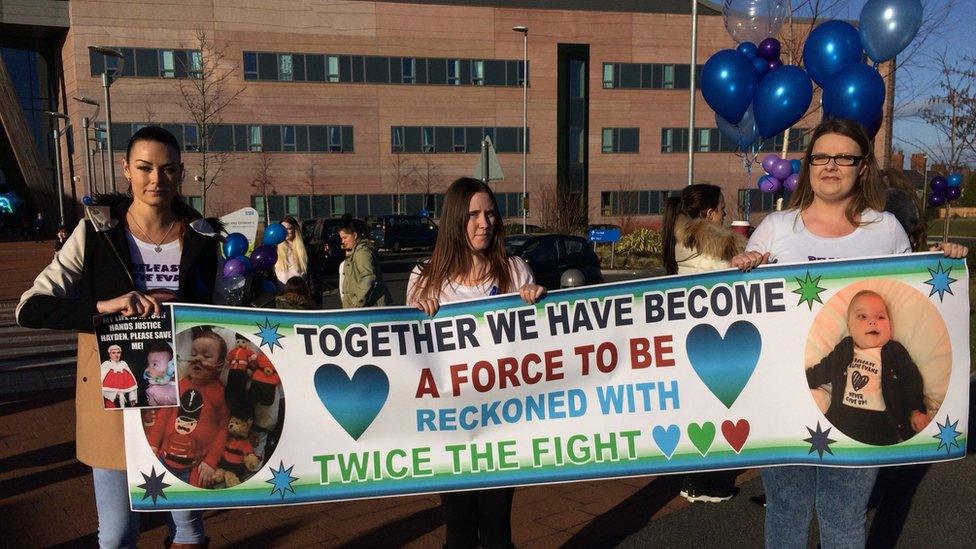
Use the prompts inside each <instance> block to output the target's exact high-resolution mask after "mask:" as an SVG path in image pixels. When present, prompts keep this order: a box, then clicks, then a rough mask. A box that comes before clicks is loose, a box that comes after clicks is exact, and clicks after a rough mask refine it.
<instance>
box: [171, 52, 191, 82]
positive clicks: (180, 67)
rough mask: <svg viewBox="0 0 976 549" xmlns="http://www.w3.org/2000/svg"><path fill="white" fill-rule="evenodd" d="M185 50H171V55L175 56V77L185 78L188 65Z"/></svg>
mask: <svg viewBox="0 0 976 549" xmlns="http://www.w3.org/2000/svg"><path fill="white" fill-rule="evenodd" d="M186 53H187V52H186V50H173V57H175V58H176V77H177V78H186V75H187V67H188V66H189V64H188V61H187V56H186Z"/></svg>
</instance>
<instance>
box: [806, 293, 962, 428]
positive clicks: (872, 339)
mask: <svg viewBox="0 0 976 549" xmlns="http://www.w3.org/2000/svg"><path fill="white" fill-rule="evenodd" d="M805 355H806V360H805V364H806V368H807V370H806V375H807V382H808V383H809V386H810V393H811V395H812V396H813V399H814V401H815V402H816V403H817V406H818V407H819V408H820V411H821V412H822V413H824V415H825V417H826V419H827V420H828V421H829V422H830V424H831V425H833V426H834V427H835V428H836V429H837V431H839V432H840V433H843V434H844V435H846V436H848V437H850V438H851V439H853V440H856V441H858V442H863V443H865V444H871V445H876V446H889V445H893V444H898V443H899V442H902V441H905V440H908V439H910V438H912V437H913V436H915V434H916V433H918V432H920V431H922V430H923V429H925V427H926V426H928V424H929V423H930V422H931V420H932V418H934V417H935V416H936V415H937V413H938V411H939V408H940V407H941V406H942V402H943V400H944V399H945V395H946V391H947V389H948V386H949V374H950V370H951V366H952V350H951V349H950V346H949V333H948V330H947V329H946V325H945V321H943V319H942V316H941V315H940V314H939V312H938V310H937V309H936V308H935V306H934V305H933V304H932V303H931V302H930V301H929V300H928V299H927V297H926V296H925V295H924V294H922V293H921V292H919V291H918V290H915V289H914V288H912V287H910V286H908V285H907V284H903V283H901V282H897V281H893V280H866V281H862V282H858V283H855V284H851V285H850V286H848V287H846V288H844V289H843V290H841V291H839V292H838V293H837V294H836V295H835V296H834V297H832V298H831V299H830V300H828V301H827V302H826V303H825V304H824V308H823V309H822V310H821V311H820V313H819V314H818V315H817V317H816V318H815V319H814V321H813V325H812V328H811V330H810V336H809V338H808V340H807V345H806V353H805Z"/></svg>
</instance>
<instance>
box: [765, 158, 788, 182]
mask: <svg viewBox="0 0 976 549" xmlns="http://www.w3.org/2000/svg"><path fill="white" fill-rule="evenodd" d="M791 173H793V165H792V164H790V161H789V160H787V159H785V158H780V159H779V160H777V161H776V163H775V164H773V169H771V170H769V175H771V176H773V177H775V178H776V179H779V180H780V181H783V180H785V179H786V178H787V177H789V176H790V174H791Z"/></svg>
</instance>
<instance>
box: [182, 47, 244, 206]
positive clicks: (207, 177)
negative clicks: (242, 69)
mask: <svg viewBox="0 0 976 549" xmlns="http://www.w3.org/2000/svg"><path fill="white" fill-rule="evenodd" d="M194 46H195V48H194V51H191V53H190V56H189V57H188V61H187V66H186V67H185V68H186V74H187V76H188V77H187V78H185V79H182V80H180V95H181V96H182V98H183V108H184V109H185V110H186V112H187V114H189V115H190V119H191V120H192V121H193V124H194V125H195V126H196V129H197V150H198V151H199V153H200V199H201V201H202V203H201V207H200V209H201V210H202V212H203V214H204V215H206V212H207V192H208V191H209V190H210V189H211V188H212V187H214V186H215V185H217V184H218V181H219V177H220V174H221V172H222V171H223V169H224V164H226V162H227V160H228V157H229V155H228V153H226V152H223V151H215V150H214V149H213V139H214V131H215V129H216V127H217V125H218V124H220V123H221V122H223V114H224V111H225V110H226V109H227V107H228V106H230V105H231V104H232V103H233V102H234V101H236V100H237V98H238V97H239V96H240V95H241V93H243V92H244V85H243V84H238V83H237V80H236V78H234V75H235V73H236V70H237V67H238V65H239V63H232V62H230V60H229V58H228V57H227V55H226V49H227V46H226V44H224V45H217V44H216V43H215V42H214V41H213V40H211V38H210V37H209V36H207V33H206V31H203V30H199V29H198V30H197V32H196V38H195V41H194ZM197 52H199V55H197Z"/></svg>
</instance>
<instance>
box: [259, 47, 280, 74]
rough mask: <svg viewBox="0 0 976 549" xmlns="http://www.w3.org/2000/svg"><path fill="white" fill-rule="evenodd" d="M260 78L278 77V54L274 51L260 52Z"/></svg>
mask: <svg viewBox="0 0 976 549" xmlns="http://www.w3.org/2000/svg"><path fill="white" fill-rule="evenodd" d="M258 79H259V80H277V79H278V56H277V55H275V54H273V53H259V54H258Z"/></svg>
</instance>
